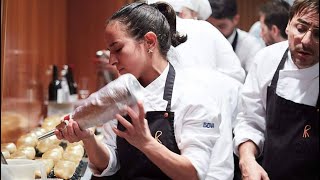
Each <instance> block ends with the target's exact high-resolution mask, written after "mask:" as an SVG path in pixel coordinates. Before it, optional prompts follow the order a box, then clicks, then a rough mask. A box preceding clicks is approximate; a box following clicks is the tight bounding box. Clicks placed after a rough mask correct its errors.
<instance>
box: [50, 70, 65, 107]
mask: <svg viewBox="0 0 320 180" xmlns="http://www.w3.org/2000/svg"><path fill="white" fill-rule="evenodd" d="M48 90H49V97H48V98H49V101H55V102H58V101H61V98H62V87H61V81H60V80H59V78H58V67H57V66H56V65H53V66H52V80H51V82H50V84H49V89H48Z"/></svg>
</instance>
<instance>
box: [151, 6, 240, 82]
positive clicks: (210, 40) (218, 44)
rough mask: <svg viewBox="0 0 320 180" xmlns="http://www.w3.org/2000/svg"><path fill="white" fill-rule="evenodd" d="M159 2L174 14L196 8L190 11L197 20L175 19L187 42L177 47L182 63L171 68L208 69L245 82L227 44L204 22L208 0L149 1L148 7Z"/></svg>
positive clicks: (235, 57)
mask: <svg viewBox="0 0 320 180" xmlns="http://www.w3.org/2000/svg"><path fill="white" fill-rule="evenodd" d="M161 1H164V2H167V3H169V4H170V5H171V6H172V7H173V9H174V10H175V11H176V13H177V14H179V13H180V10H181V9H182V7H190V8H191V5H193V6H192V7H197V8H193V9H194V11H195V12H196V14H197V18H196V19H198V20H195V18H188V19H183V18H180V17H179V16H177V31H178V32H180V33H182V34H185V35H187V37H188V40H187V41H186V42H185V43H183V44H180V45H179V46H178V47H176V50H177V52H178V55H179V56H180V57H181V59H182V61H173V62H171V63H172V64H173V66H174V67H176V68H185V67H187V68H209V69H213V70H217V71H219V72H222V73H224V74H226V75H228V76H230V77H232V78H234V79H236V80H237V81H239V82H241V83H243V82H244V79H245V71H244V69H243V68H242V67H241V64H240V62H239V59H238V57H237V55H236V54H235V53H234V51H233V50H232V47H231V45H230V43H229V42H228V41H227V40H226V39H225V38H224V37H223V35H222V34H221V33H220V31H219V30H217V29H216V28H215V27H214V26H212V25H211V24H210V23H208V22H206V21H205V20H206V19H207V18H208V17H209V16H210V14H211V10H210V9H211V8H210V6H209V4H208V1H207V0H149V1H148V3H149V4H152V3H155V2H161ZM191 2H192V3H191Z"/></svg>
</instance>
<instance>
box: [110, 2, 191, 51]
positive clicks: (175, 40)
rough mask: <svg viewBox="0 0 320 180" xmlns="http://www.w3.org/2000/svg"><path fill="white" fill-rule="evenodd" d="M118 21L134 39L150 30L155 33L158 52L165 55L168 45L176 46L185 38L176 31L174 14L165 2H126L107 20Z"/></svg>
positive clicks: (139, 37) (140, 37) (139, 38)
mask: <svg viewBox="0 0 320 180" xmlns="http://www.w3.org/2000/svg"><path fill="white" fill-rule="evenodd" d="M111 21H118V22H120V23H122V24H123V25H125V26H126V30H127V31H128V33H129V34H130V35H131V36H132V37H133V38H134V39H136V40H141V39H143V37H144V35H145V34H146V33H148V32H150V31H152V32H154V33H155V34H156V35H157V38H158V42H159V47H160V53H161V55H162V56H164V57H166V56H167V53H168V51H169V49H170V46H171V45H173V46H178V45H179V44H180V43H183V42H185V41H186V40H187V38H186V36H184V37H181V36H179V35H178V33H177V32H176V14H175V12H174V10H173V8H172V7H171V6H170V5H168V4H167V3H155V4H153V5H152V6H151V5H148V4H146V3H142V2H136V3H131V4H128V5H126V6H124V7H122V8H121V9H120V10H119V11H117V12H116V13H114V14H113V15H112V16H111V18H110V19H109V20H108V21H107V24H108V23H109V22H111Z"/></svg>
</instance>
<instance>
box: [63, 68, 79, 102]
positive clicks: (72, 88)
mask: <svg viewBox="0 0 320 180" xmlns="http://www.w3.org/2000/svg"><path fill="white" fill-rule="evenodd" d="M65 76H66V79H67V82H68V86H69V93H70V96H69V102H76V101H77V100H78V85H77V83H76V82H75V81H74V77H73V72H72V67H71V66H70V65H69V66H68V67H67V72H66V75H65Z"/></svg>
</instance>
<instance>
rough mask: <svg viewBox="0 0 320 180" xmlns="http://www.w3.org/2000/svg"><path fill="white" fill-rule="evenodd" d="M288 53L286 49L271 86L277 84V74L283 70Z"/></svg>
mask: <svg viewBox="0 0 320 180" xmlns="http://www.w3.org/2000/svg"><path fill="white" fill-rule="evenodd" d="M288 51H289V48H287V50H286V51H285V52H284V54H283V56H282V59H281V61H280V64H279V65H278V68H277V70H276V72H275V74H274V76H273V78H272V81H271V86H277V83H278V79H279V72H280V70H281V69H283V67H284V63H285V62H286V60H287V57H288Z"/></svg>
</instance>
